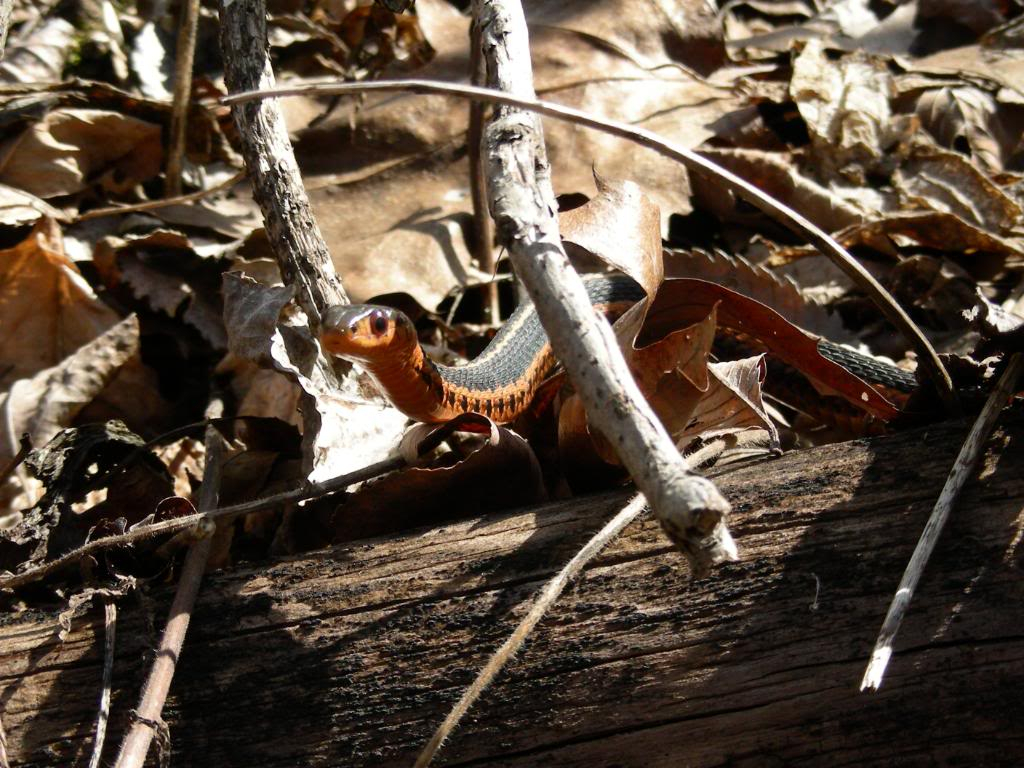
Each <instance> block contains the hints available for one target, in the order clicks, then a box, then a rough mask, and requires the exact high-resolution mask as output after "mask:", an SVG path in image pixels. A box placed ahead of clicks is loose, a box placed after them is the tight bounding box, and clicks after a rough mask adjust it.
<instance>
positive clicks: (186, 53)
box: [164, 0, 199, 197]
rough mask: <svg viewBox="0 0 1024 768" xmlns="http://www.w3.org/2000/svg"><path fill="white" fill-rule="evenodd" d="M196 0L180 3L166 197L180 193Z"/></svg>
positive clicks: (194, 44) (196, 13)
mask: <svg viewBox="0 0 1024 768" xmlns="http://www.w3.org/2000/svg"><path fill="white" fill-rule="evenodd" d="M198 25H199V0H185V2H184V3H182V4H181V19H180V23H179V24H178V45H177V49H176V51H175V62H174V99H173V101H172V102H171V145H170V148H169V150H168V153H167V169H166V172H165V173H166V178H165V179H164V190H165V191H166V194H167V195H168V196H171V197H174V196H175V195H180V194H181V172H182V168H183V167H184V159H185V128H186V126H187V125H188V111H189V107H190V106H191V103H192V62H193V61H194V60H195V53H196V28H197V27H198Z"/></svg>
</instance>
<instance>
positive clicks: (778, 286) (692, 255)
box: [664, 249, 854, 344]
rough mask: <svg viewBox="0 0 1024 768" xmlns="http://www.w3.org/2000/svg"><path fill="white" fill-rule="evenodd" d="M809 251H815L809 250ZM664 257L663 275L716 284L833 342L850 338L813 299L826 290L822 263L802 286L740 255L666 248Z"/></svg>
mask: <svg viewBox="0 0 1024 768" xmlns="http://www.w3.org/2000/svg"><path fill="white" fill-rule="evenodd" d="M810 253H817V251H816V250H813V249H812V250H811V251H810ZM664 258H665V275H666V277H669V278H674V277H690V278H696V279H698V280H706V281H707V282H711V283H717V284H718V285H721V286H723V287H725V288H729V289H730V290H733V291H736V292H737V293H741V294H743V295H744V296H749V297H750V298H752V299H755V300H757V301H759V302H761V303H762V304H764V305H765V306H768V307H771V308H772V309H774V310H775V311H776V312H778V313H779V314H780V315H782V316H783V317H785V318H786V319H787V320H789V321H790V322H791V323H793V324H794V325H796V326H798V327H800V328H803V329H804V330H805V331H810V332H811V333H815V334H817V335H819V336H824V337H825V338H826V339H829V340H830V341H834V342H836V343H840V344H841V343H844V342H848V341H852V340H853V338H854V336H853V334H852V333H850V331H848V330H847V329H846V327H845V326H844V325H843V322H842V320H841V319H840V318H839V316H838V315H837V314H836V313H834V312H832V311H830V310H829V309H828V308H827V306H826V303H827V302H822V301H818V300H816V299H815V293H816V292H817V293H820V292H821V289H822V286H823V285H824V286H826V290H827V285H828V281H829V276H830V275H829V273H828V272H826V270H825V268H824V265H821V264H817V265H815V267H814V268H813V269H812V270H810V272H811V279H810V280H808V281H807V284H806V287H805V285H804V284H802V283H801V281H799V280H796V279H794V278H792V277H789V276H787V275H785V274H783V273H782V272H781V271H780V270H776V269H766V268H765V267H764V266H762V265H758V264H754V263H752V262H751V261H750V260H748V259H745V258H743V257H742V256H735V255H732V256H731V255H729V254H727V253H724V252H722V251H717V250H716V251H714V252H709V251H703V250H697V249H694V250H679V249H667V250H666V251H665V253H664ZM841 274H842V273H840V275H841ZM837 290H838V291H842V292H845V291H846V290H849V284H848V283H847V282H844V283H843V284H842V286H841V287H839V288H837Z"/></svg>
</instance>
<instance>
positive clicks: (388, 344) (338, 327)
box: [320, 304, 417, 362]
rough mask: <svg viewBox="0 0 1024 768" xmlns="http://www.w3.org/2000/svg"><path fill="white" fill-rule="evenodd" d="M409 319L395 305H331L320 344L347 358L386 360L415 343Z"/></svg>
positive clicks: (413, 331)
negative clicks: (392, 306)
mask: <svg viewBox="0 0 1024 768" xmlns="http://www.w3.org/2000/svg"><path fill="white" fill-rule="evenodd" d="M416 343H417V341H416V329H415V328H414V327H413V324H412V321H411V320H409V318H408V317H406V316H405V314H403V313H402V312H399V311H398V310H397V309H391V308H390V307H380V306H376V305H374V304H346V305H343V306H336V307H331V308H330V309H329V310H327V312H326V313H325V314H324V317H323V323H322V325H321V330H320V344H321V345H322V346H323V348H324V350H325V351H327V352H328V353H330V354H332V355H336V356H337V357H343V358H345V359H346V360H357V361H360V362H367V361H371V362H373V361H386V360H387V358H388V357H390V356H391V355H396V358H397V356H398V355H401V354H403V353H405V354H407V353H408V351H409V350H410V349H411V348H412V347H414V346H415V345H416Z"/></svg>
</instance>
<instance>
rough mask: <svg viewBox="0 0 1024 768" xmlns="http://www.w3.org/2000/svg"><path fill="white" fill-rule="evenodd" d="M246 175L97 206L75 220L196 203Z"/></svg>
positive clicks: (239, 174)
mask: <svg viewBox="0 0 1024 768" xmlns="http://www.w3.org/2000/svg"><path fill="white" fill-rule="evenodd" d="M245 175H246V174H245V171H241V172H240V173H236V174H235V175H234V176H232V177H231V178H230V179H228V180H227V181H223V182H221V183H220V184H217V185H216V186H213V187H210V188H209V189H200V190H199V191H198V192H190V193H189V194H187V195H178V196H177V197H165V198H163V199H162V200H147V201H146V202H144V203H134V204H133V205H115V206H113V207H112V208H95V209H93V210H91V211H86V212H85V213H80V214H78V215H77V216H76V217H75V221H89V220H90V219H99V218H102V217H104V216H117V215H119V214H122V213H135V212H137V211H155V210H157V209H159V208H166V207H167V206H169V205H183V204H185V203H194V202H195V201H196V200H202V199H203V198H205V197H210V195H215V194H217V193H218V192H223V191H224V190H226V189H231V188H232V187H233V186H235V184H237V183H238V182H240V181H242V180H243V179H245Z"/></svg>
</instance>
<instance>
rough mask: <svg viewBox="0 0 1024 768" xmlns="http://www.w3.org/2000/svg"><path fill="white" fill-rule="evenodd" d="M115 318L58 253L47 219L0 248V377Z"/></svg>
mask: <svg viewBox="0 0 1024 768" xmlns="http://www.w3.org/2000/svg"><path fill="white" fill-rule="evenodd" d="M119 319H120V318H119V317H118V316H117V314H116V313H115V312H114V311H113V310H111V309H109V308H108V307H107V306H106V305H105V304H103V303H102V302H101V301H100V300H99V299H98V298H97V297H96V294H95V293H93V290H92V288H90V287H89V284H88V283H87V282H86V281H85V279H84V278H83V277H82V275H81V274H80V273H79V271H78V269H77V267H75V265H74V264H73V263H72V262H71V260H70V259H68V258H67V256H66V255H65V254H64V248H63V242H62V239H61V233H60V228H59V227H58V226H57V224H56V222H54V221H53V220H52V219H47V218H43V219H40V220H39V222H38V224H36V226H35V228H34V229H33V230H32V232H31V234H30V235H29V236H28V237H27V238H25V239H24V240H23V241H21V242H20V243H18V245H16V246H14V247H13V248H10V249H8V250H4V251H0V328H3V330H4V332H3V334H2V335H0V360H3V364H4V366H5V367H4V370H2V371H0V381H12V380H14V379H24V378H27V377H30V376H32V375H33V374H35V373H37V372H38V371H41V370H43V369H46V368H50V367H51V366H54V365H56V364H57V363H59V362H60V361H61V360H63V359H64V358H65V357H67V355H69V354H71V353H72V352H74V351H75V350H76V349H78V348H80V347H81V346H82V345H84V344H87V343H89V342H90V341H92V340H93V339H95V338H96V337H97V336H99V335H100V334H102V333H103V332H104V331H106V330H107V329H109V328H110V327H111V326H113V325H114V324H115V323H117V322H118V320H119Z"/></svg>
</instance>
